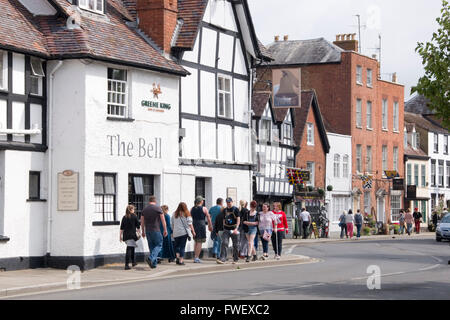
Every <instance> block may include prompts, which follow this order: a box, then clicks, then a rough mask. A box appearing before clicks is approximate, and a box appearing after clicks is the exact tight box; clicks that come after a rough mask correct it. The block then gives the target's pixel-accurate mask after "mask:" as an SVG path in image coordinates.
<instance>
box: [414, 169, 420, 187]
mask: <svg viewBox="0 0 450 320" xmlns="http://www.w3.org/2000/svg"><path fill="white" fill-rule="evenodd" d="M419 170H420V167H419V164H418V163H415V164H414V185H415V186H417V187H418V186H419V183H420V181H419V179H420V178H419V177H420V173H419Z"/></svg>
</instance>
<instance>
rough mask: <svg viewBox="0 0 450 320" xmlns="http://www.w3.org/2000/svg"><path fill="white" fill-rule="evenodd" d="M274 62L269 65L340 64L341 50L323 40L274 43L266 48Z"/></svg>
mask: <svg viewBox="0 0 450 320" xmlns="http://www.w3.org/2000/svg"><path fill="white" fill-rule="evenodd" d="M267 50H268V51H269V52H270V54H271V55H272V57H273V59H274V61H272V62H271V63H270V64H271V65H304V64H318V63H339V62H341V53H342V52H343V51H344V50H343V49H342V48H339V47H338V46H336V45H334V44H332V43H331V42H329V41H327V40H325V39H324V38H319V39H311V40H295V41H276V42H273V43H271V44H269V45H268V46H267Z"/></svg>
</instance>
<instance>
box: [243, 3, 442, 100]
mask: <svg viewBox="0 0 450 320" xmlns="http://www.w3.org/2000/svg"><path fill="white" fill-rule="evenodd" d="M248 2H249V5H250V10H251V13H252V18H253V22H254V24H255V29H256V33H257V34H258V37H259V38H260V40H261V42H262V43H263V44H265V45H267V44H269V43H271V42H273V37H274V36H275V35H279V36H280V38H281V39H283V36H284V35H289V40H304V39H314V38H320V37H323V38H325V39H327V40H328V41H331V42H332V41H334V40H335V39H336V34H341V33H357V32H358V27H357V25H358V20H357V17H355V16H354V15H356V14H360V15H361V24H362V25H367V27H366V28H362V29H361V38H362V53H363V54H366V55H369V56H371V55H372V54H377V55H378V51H377V50H375V49H374V48H377V47H378V34H381V37H382V57H381V72H382V73H386V74H383V75H382V77H383V78H386V79H390V77H391V76H390V75H389V74H387V73H393V72H397V76H398V82H399V83H401V84H404V85H405V100H408V98H409V97H410V91H411V86H414V85H415V84H416V83H417V80H418V79H419V77H421V76H422V75H423V72H424V71H423V67H422V63H421V62H422V61H421V58H420V56H419V55H418V54H417V53H416V52H415V48H416V46H417V42H424V41H429V40H431V37H432V34H433V32H434V31H436V30H437V28H438V24H437V22H436V18H437V17H438V16H440V9H441V7H442V2H441V0H428V1H427V0H409V1H406V0H359V1H357V0H339V1H336V0H316V1H305V0H248ZM377 17H379V18H377Z"/></svg>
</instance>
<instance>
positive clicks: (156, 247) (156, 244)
mask: <svg viewBox="0 0 450 320" xmlns="http://www.w3.org/2000/svg"><path fill="white" fill-rule="evenodd" d="M145 234H146V236H147V242H148V248H149V250H150V255H149V257H148V258H149V260H150V261H151V263H152V264H153V265H154V266H155V267H156V265H157V264H158V256H159V253H160V252H161V250H162V245H163V236H162V234H161V231H147V232H146V233H145Z"/></svg>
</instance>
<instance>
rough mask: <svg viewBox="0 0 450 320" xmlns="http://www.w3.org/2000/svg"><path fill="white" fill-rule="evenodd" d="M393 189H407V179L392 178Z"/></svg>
mask: <svg viewBox="0 0 450 320" xmlns="http://www.w3.org/2000/svg"><path fill="white" fill-rule="evenodd" d="M392 189H393V190H400V191H403V190H405V179H394V180H392Z"/></svg>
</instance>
